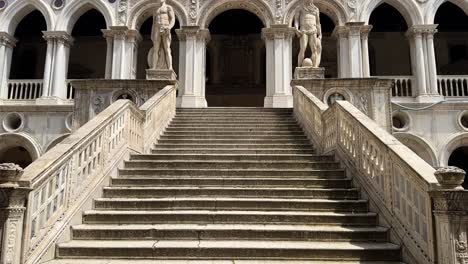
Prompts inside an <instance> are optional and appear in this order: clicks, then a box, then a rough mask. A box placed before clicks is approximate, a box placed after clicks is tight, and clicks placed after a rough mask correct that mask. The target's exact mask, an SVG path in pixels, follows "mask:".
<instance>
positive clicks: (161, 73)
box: [146, 69, 177, 80]
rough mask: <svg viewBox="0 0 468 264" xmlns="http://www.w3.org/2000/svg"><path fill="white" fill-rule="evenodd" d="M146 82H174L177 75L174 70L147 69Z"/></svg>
mask: <svg viewBox="0 0 468 264" xmlns="http://www.w3.org/2000/svg"><path fill="white" fill-rule="evenodd" d="M146 79H147V80H176V79H177V74H175V72H174V70H169V69H147V70H146Z"/></svg>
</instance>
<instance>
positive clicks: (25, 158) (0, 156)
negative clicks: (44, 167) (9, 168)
mask: <svg viewBox="0 0 468 264" xmlns="http://www.w3.org/2000/svg"><path fill="white" fill-rule="evenodd" d="M32 161H33V160H32V157H31V154H29V152H28V150H27V149H25V148H24V147H20V146H18V147H9V148H5V149H2V150H0V163H15V164H18V165H19V166H20V167H21V168H26V167H27V166H29V164H31V163H32Z"/></svg>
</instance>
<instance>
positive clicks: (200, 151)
mask: <svg viewBox="0 0 468 264" xmlns="http://www.w3.org/2000/svg"><path fill="white" fill-rule="evenodd" d="M151 153H153V154H195V155H199V156H204V155H208V154H209V155H220V154H222V155H224V154H236V155H265V154H266V155H271V154H282V155H286V154H291V155H295V154H298V155H300V154H314V153H315V151H314V150H313V149H312V148H282V149H278V148H271V149H255V148H251V149H242V148H238V149H233V148H224V149H222V148H197V149H194V148H176V147H173V148H159V149H157V148H156V146H155V148H154V149H152V150H151Z"/></svg>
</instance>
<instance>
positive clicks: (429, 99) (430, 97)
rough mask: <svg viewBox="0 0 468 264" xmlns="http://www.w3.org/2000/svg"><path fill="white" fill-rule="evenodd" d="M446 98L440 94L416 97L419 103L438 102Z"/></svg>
mask: <svg viewBox="0 0 468 264" xmlns="http://www.w3.org/2000/svg"><path fill="white" fill-rule="evenodd" d="M444 100H445V99H444V97H443V96H442V95H439V94H424V95H419V96H418V97H416V102H418V103H438V102H441V101H444Z"/></svg>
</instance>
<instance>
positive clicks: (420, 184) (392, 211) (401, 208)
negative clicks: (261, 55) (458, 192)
mask: <svg viewBox="0 0 468 264" xmlns="http://www.w3.org/2000/svg"><path fill="white" fill-rule="evenodd" d="M293 95H294V103H295V104H294V113H295V115H296V118H297V120H298V121H299V123H300V124H301V125H302V127H303V128H304V130H305V132H306V134H307V135H308V136H309V137H310V138H311V139H312V141H313V142H314V143H315V144H316V145H317V144H318V145H317V147H318V149H319V151H320V152H321V153H323V154H330V153H334V154H335V155H336V156H338V157H339V160H340V161H341V162H342V164H343V165H344V166H345V167H346V169H347V170H348V172H349V173H350V174H351V175H353V176H355V177H354V179H355V180H356V181H357V182H358V183H359V185H360V186H361V187H363V189H364V190H365V192H366V193H367V194H369V196H370V198H371V199H372V201H373V202H374V204H376V206H377V208H378V210H379V211H380V212H379V213H380V215H381V216H383V217H384V218H385V219H386V221H387V222H388V223H390V224H391V226H392V227H393V230H394V231H395V232H396V234H397V236H398V237H399V238H400V240H401V243H402V244H403V246H404V247H405V248H406V249H405V250H408V251H409V252H410V253H411V255H413V256H415V257H417V259H418V260H422V263H433V262H434V260H435V257H436V256H435V252H434V243H435V239H434V234H433V228H434V222H433V218H432V200H431V194H430V192H431V191H434V190H437V188H438V186H439V185H438V181H437V179H436V178H435V176H434V172H435V169H434V168H432V167H431V166H430V165H429V164H427V163H426V162H425V161H424V160H422V159H421V158H420V157H419V156H417V155H416V154H415V153H414V152H412V151H411V150H410V149H408V148H407V147H406V146H404V145H403V144H402V143H400V142H399V141H398V140H397V139H396V138H394V137H393V136H392V135H391V134H389V133H388V132H387V131H385V130H384V129H382V128H380V127H379V126H378V125H377V124H376V123H375V122H374V121H372V120H371V119H370V118H369V117H367V116H366V115H365V114H363V113H362V112H361V111H359V110H358V109H357V108H356V107H354V106H353V105H352V104H351V103H349V102H347V101H337V102H336V103H335V104H334V105H333V106H332V107H330V108H328V109H326V106H325V105H324V104H323V103H322V102H320V100H319V99H317V98H315V96H314V95H312V94H311V93H310V92H308V91H307V90H306V89H305V88H303V87H298V86H297V87H294V90H293ZM319 117H321V119H322V120H321V121H320V122H317V119H319ZM320 131H321V132H320ZM320 135H321V136H320Z"/></svg>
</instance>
